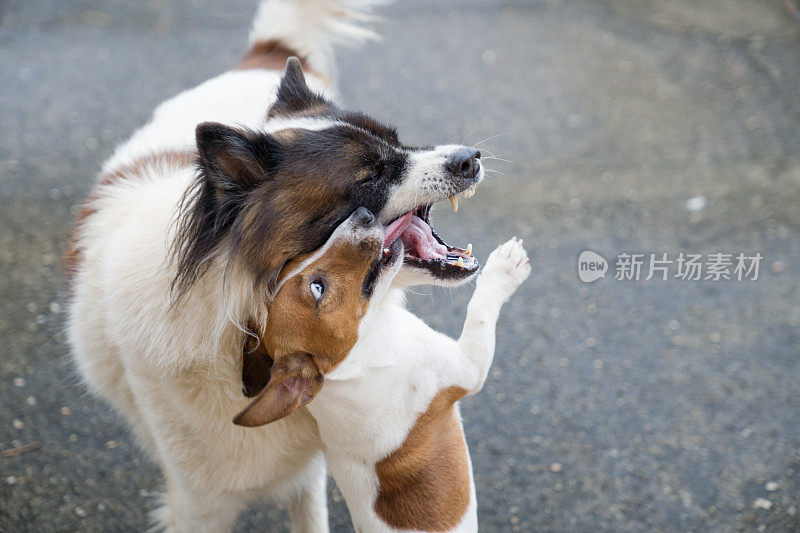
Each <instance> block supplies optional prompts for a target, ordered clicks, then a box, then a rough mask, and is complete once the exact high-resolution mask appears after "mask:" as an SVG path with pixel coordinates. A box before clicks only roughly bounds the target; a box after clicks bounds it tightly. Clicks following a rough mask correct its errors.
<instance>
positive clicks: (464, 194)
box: [461, 191, 469, 199]
mask: <svg viewBox="0 0 800 533" xmlns="http://www.w3.org/2000/svg"><path fill="white" fill-rule="evenodd" d="M461 197H462V198H464V199H466V198H469V196H467V191H464V192H462V193H461Z"/></svg>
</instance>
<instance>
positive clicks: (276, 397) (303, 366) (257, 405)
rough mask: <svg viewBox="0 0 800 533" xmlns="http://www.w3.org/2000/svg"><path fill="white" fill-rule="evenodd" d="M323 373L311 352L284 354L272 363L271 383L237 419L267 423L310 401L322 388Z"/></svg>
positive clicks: (240, 422) (251, 423)
mask: <svg viewBox="0 0 800 533" xmlns="http://www.w3.org/2000/svg"><path fill="white" fill-rule="evenodd" d="M322 382H323V377H322V373H321V372H320V371H319V369H317V365H315V364H314V361H313V359H312V358H311V355H309V354H307V353H293V354H288V355H285V356H282V357H280V358H279V360H278V362H277V363H276V364H275V365H274V366H273V367H272V372H271V376H270V380H269V383H267V386H266V387H265V388H264V390H262V391H261V393H259V395H258V396H256V398H255V400H253V402H252V403H251V404H250V405H248V406H247V407H245V408H244V410H243V411H242V412H241V413H239V414H238V415H236V417H234V419H233V423H234V424H238V425H240V426H245V427H256V426H263V425H264V424H269V423H270V422H274V421H275V420H278V419H280V418H283V417H284V416H286V415H288V414H290V413H291V412H292V411H294V410H295V409H297V408H298V407H301V406H303V405H306V404H307V403H308V402H310V401H311V400H313V399H314V396H316V395H317V393H318V392H319V391H320V389H321V388H322Z"/></svg>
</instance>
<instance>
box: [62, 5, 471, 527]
mask: <svg viewBox="0 0 800 533" xmlns="http://www.w3.org/2000/svg"><path fill="white" fill-rule="evenodd" d="M371 3H373V2H372V1H371V0H267V1H264V2H262V3H261V4H260V6H259V9H258V13H257V15H256V18H255V20H254V23H253V29H252V32H251V35H250V45H251V46H250V51H249V52H248V53H247V55H246V56H245V57H244V59H243V60H242V61H241V62H240V64H239V65H238V66H237V67H236V68H234V69H232V70H230V71H228V72H226V73H224V74H222V75H220V76H218V77H216V78H213V79H210V80H208V81H206V82H204V83H202V84H200V85H199V86H197V87H195V88H193V89H190V90H187V91H185V92H183V93H181V94H179V95H177V96H175V97H174V98H171V99H169V100H167V101H166V102H164V103H162V104H161V105H160V106H159V107H158V108H156V110H155V112H154V113H153V115H152V117H151V119H150V120H149V121H148V122H147V123H146V124H145V125H144V126H142V127H141V128H140V129H139V130H137V131H136V132H135V133H134V134H133V136H132V137H131V138H130V139H129V140H128V141H127V142H125V143H123V144H122V145H121V146H119V147H118V148H117V150H116V151H115V152H114V154H113V155H112V156H111V158H110V159H109V160H108V161H106V163H105V164H104V166H103V169H102V172H101V175H100V178H99V180H98V182H97V183H96V185H95V187H94V189H93V191H92V193H91V196H90V197H89V199H88V200H87V201H86V203H85V204H84V206H83V208H82V209H81V211H80V213H79V214H78V217H77V221H76V224H75V227H74V232H73V238H72V242H71V244H70V248H69V249H68V252H67V255H66V266H67V269H68V274H69V278H70V297H69V298H70V301H69V305H68V338H69V342H70V345H71V347H72V352H73V356H74V360H75V362H76V364H77V367H78V370H79V372H80V374H81V375H82V376H83V378H84V380H85V382H86V383H87V385H88V386H89V388H90V389H91V390H92V391H93V392H95V393H96V394H98V395H99V396H101V397H103V398H105V399H106V400H108V402H109V403H111V404H112V405H113V406H114V408H115V409H116V410H117V411H118V412H119V413H120V414H121V415H122V416H123V417H124V418H125V419H126V420H127V421H128V422H129V424H130V425H131V427H132V429H133V433H134V434H135V436H136V437H137V439H138V441H139V442H140V443H141V444H142V446H143V447H144V448H145V449H146V450H147V451H148V452H149V453H150V455H151V457H153V459H154V460H155V461H156V462H157V463H158V465H159V466H160V467H161V469H162V471H163V472H164V475H165V477H166V480H167V493H166V496H165V502H164V505H163V506H162V507H161V508H160V509H159V511H158V512H157V516H156V518H157V520H158V523H159V524H160V525H161V526H164V527H167V528H170V529H174V530H178V531H220V530H225V529H227V528H229V527H230V526H231V524H232V523H233V521H234V520H235V518H236V516H237V514H238V512H239V511H240V510H241V509H242V508H243V507H244V506H245V505H247V504H248V503H249V502H250V501H252V500H254V499H256V498H258V497H261V496H266V495H269V496H275V497H284V498H287V499H288V500H289V502H290V506H289V507H290V515H291V519H292V523H293V528H294V529H296V530H302V531H325V530H327V508H326V494H325V479H326V469H325V463H324V459H323V456H322V453H321V442H320V439H319V430H318V428H317V422H316V421H315V420H314V418H313V417H311V416H310V414H309V413H308V411H307V409H298V410H296V411H295V412H294V413H292V414H291V415H289V416H287V417H285V418H282V419H281V420H278V421H277V422H275V423H273V424H269V425H267V426H264V427H262V428H257V429H249V430H248V429H245V428H242V427H239V426H235V425H234V424H231V423H230V420H231V417H233V416H234V415H235V414H236V413H237V412H239V411H241V410H242V409H243V408H244V407H245V406H246V405H247V403H248V402H249V400H248V397H247V396H245V395H244V394H243V393H242V392H243V388H244V389H245V392H247V394H251V395H252V394H254V393H256V392H257V391H258V390H259V388H260V387H259V385H261V384H263V382H264V378H265V376H266V372H265V371H264V369H263V368H261V369H260V371H259V366H258V359H257V358H256V359H255V364H251V363H253V361H254V360H253V358H252V357H248V354H249V352H248V350H247V349H246V346H247V344H248V339H249V338H250V337H249V333H250V332H249V331H247V329H248V325H250V326H251V327H252V328H253V329H255V330H256V331H264V330H265V328H266V324H267V320H268V312H267V310H268V307H269V303H270V301H271V299H272V297H273V295H274V294H275V291H276V289H277V288H278V279H279V274H280V273H281V272H282V271H284V269H285V267H286V266H287V264H292V263H291V262H292V261H293V260H295V259H296V258H297V257H300V256H304V255H305V254H310V253H312V252H313V251H315V250H318V249H319V248H320V246H322V245H323V244H324V243H325V242H327V241H328V239H329V238H330V236H331V235H332V234H333V232H334V230H335V229H336V228H337V227H339V226H340V225H341V224H342V223H343V222H344V221H345V220H346V219H347V218H348V217H349V216H350V214H351V213H353V212H354V211H355V210H356V209H357V208H358V207H360V206H364V207H365V208H367V209H369V210H370V211H371V212H372V213H374V215H375V217H376V218H377V219H378V221H379V222H380V224H381V225H383V226H384V233H385V234H386V240H387V243H388V244H390V243H394V242H396V241H399V242H400V243H401V244H402V245H403V249H404V253H403V260H402V262H398V264H400V266H399V267H398V268H399V269H400V270H399V272H398V273H397V275H396V276H395V277H394V285H395V286H396V287H403V286H408V285H410V284H413V283H437V284H449V285H455V284H460V283H463V282H465V281H467V280H468V279H470V278H471V277H472V276H474V274H475V273H476V272H477V269H478V263H477V261H476V260H475V259H474V257H473V256H472V255H471V254H469V253H468V252H467V250H463V249H460V248H454V247H450V246H448V245H446V244H445V243H444V242H443V241H442V240H441V239H440V238H439V237H438V236H437V235H436V234H435V232H433V230H432V228H431V226H430V221H429V213H430V208H431V206H432V205H433V204H434V203H436V202H439V201H442V200H446V199H448V198H451V202H453V204H454V207H455V206H457V203H456V202H457V200H456V195H458V194H463V195H465V196H471V195H472V193H473V192H474V187H475V185H476V184H477V183H479V182H480V181H481V180H482V179H483V175H484V171H483V168H482V166H481V162H480V159H479V157H480V154H479V153H478V151H477V150H475V149H474V148H469V147H465V146H455V145H444V146H435V147H412V146H408V145H404V144H402V143H400V141H399V140H398V137H397V134H396V133H395V131H394V130H393V129H391V128H389V127H387V126H384V125H382V124H380V123H378V122H377V121H375V120H374V119H372V118H369V117H367V116H365V115H363V114H361V113H357V112H350V111H346V110H344V109H342V108H341V107H340V106H339V105H338V104H336V103H335V101H334V87H333V85H332V81H331V80H332V79H334V72H333V68H334V63H333V58H332V55H331V50H332V47H333V45H334V44H335V43H338V42H341V41H348V40H350V41H358V40H361V39H364V38H367V37H369V36H371V35H372V33H371V32H370V31H369V30H366V29H364V28H361V27H359V26H357V25H355V24H354V21H359V20H363V19H364V18H365V12H366V10H367V9H368V8H369V7H370V4H371ZM289 56H297V57H299V58H301V59H289ZM287 59H288V62H287ZM283 65H287V66H286V71H285V73H284V71H283ZM304 69H305V75H304V72H303V70H304ZM243 347H244V348H245V349H243Z"/></svg>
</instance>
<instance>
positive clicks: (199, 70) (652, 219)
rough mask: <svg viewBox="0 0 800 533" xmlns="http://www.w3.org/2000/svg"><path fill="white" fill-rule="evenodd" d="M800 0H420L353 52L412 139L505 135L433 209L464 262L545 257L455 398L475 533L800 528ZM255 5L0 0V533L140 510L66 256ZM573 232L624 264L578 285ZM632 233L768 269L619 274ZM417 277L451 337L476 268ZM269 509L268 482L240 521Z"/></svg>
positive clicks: (259, 524)
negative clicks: (708, 274)
mask: <svg viewBox="0 0 800 533" xmlns="http://www.w3.org/2000/svg"><path fill="white" fill-rule="evenodd" d="M793 5H794V2H792V1H789V2H783V1H777V0H776V1H772V0H764V1H752V0H728V1H726V2H714V3H711V2H709V3H697V2H692V1H690V0H667V1H663V2H646V1H643V0H638V1H635V2H629V1H616V0H608V1H588V0H586V1H576V2H556V1H551V2H548V1H544V0H542V1H537V0H532V1H516V2H514V1H509V2H499V1H486V2H479V1H477V0H470V1H467V2H456V1H454V0H448V1H443V2H435V3H434V2H424V1H422V0H414V1H406V2H397V3H396V4H394V5H391V6H388V7H386V8H384V9H382V10H381V14H382V15H383V16H384V17H385V21H384V22H383V23H382V24H381V25H380V26H379V28H380V31H381V33H382V34H383V35H384V36H385V39H384V41H383V42H381V43H371V44H369V45H367V46H365V47H363V48H360V49H357V50H347V51H344V52H342V53H341V54H340V58H341V60H340V73H341V87H342V93H343V97H344V101H345V102H346V103H348V104H350V105H352V106H354V107H358V108H360V109H363V110H365V111H367V112H370V113H373V114H375V115H377V116H378V117H381V118H383V119H385V120H388V121H390V122H394V123H395V124H396V125H397V126H398V128H399V131H400V133H401V138H402V139H403V140H405V141H407V142H410V143H415V144H421V143H440V142H445V141H462V140H466V142H468V143H477V142H479V141H482V140H483V139H485V138H490V137H493V136H496V135H499V136H497V137H494V138H492V139H490V140H487V141H485V142H483V143H481V144H480V145H479V147H480V148H481V149H482V150H484V153H485V154H488V153H489V152H491V153H493V154H494V155H495V156H496V157H498V158H501V159H487V160H486V161H487V164H488V166H489V167H490V168H492V169H493V170H496V171H498V173H492V174H491V179H490V180H488V181H487V183H486V184H485V185H484V186H482V187H481V188H480V189H479V190H478V193H477V195H476V196H475V197H474V198H473V199H471V200H466V201H463V202H462V204H461V206H462V207H461V209H460V210H459V212H458V213H457V214H453V213H452V212H449V211H448V210H445V209H439V211H438V212H437V213H436V214H435V216H436V219H437V229H438V230H439V232H440V233H441V234H442V235H443V236H445V237H446V238H447V240H448V241H450V242H453V243H464V244H465V243H467V242H472V243H473V244H474V249H475V253H476V255H477V256H478V257H479V258H481V259H485V258H486V257H487V256H488V254H489V252H490V251H491V249H492V248H493V247H494V246H495V245H496V244H497V243H499V242H500V241H501V240H505V239H507V238H508V237H510V236H511V235H515V234H516V235H518V236H520V237H522V238H524V239H525V243H526V247H527V249H528V251H529V253H530V254H531V255H532V256H533V258H534V273H533V274H532V275H531V278H530V279H529V280H528V281H527V282H526V283H525V284H524V285H523V287H522V288H521V289H520V291H519V292H518V293H517V294H516V295H515V297H514V298H513V299H512V301H511V302H510V303H509V304H508V306H507V307H506V308H505V311H504V313H503V316H502V319H501V322H500V325H499V327H498V344H497V348H498V351H497V357H496V360H495V364H494V366H493V370H492V373H491V376H490V379H489V381H488V383H487V385H486V387H485V389H484V391H483V392H482V393H481V394H480V395H478V396H476V397H473V398H469V399H467V400H465V401H464V402H462V414H463V416H464V419H465V424H466V432H467V439H468V441H469V445H470V449H471V453H472V459H473V463H474V468H475V474H476V481H477V487H478V498H479V503H480V511H479V513H480V521H481V524H482V527H483V529H484V530H485V531H513V530H518V531H534V530H536V531H589V530H592V531H595V530H601V531H654V530H655V531H756V530H759V528H760V527H761V526H763V527H764V530H765V531H797V530H798V529H800V521H799V520H800V519H798V507H800V426H798V420H799V419H800V395H799V394H798V390H800V389H798V382H799V381H800V363H798V361H799V360H800V336H798V326H799V325H800V289H799V288H798V286H799V285H798V281H800V279H798V276H799V274H798V269H797V265H798V261H799V260H800V241H798V232H799V231H800V210H799V209H798V201H799V200H800V156H799V155H798V148H800V142H799V141H800V136H799V135H798V131H800V98H798V97H799V96H800V94H798V87H799V86H800V52H799V50H800V22H798V21H797V20H796V18H793V15H792V13H791V10H790V9H789V8H790V7H791V6H793ZM254 6H255V2H254V1H250V0H236V1H232V2H216V3H211V2H208V3H206V2H200V1H189V0H184V1H174V2H129V3H123V4H119V3H117V2H113V1H111V0H100V1H95V2H87V1H83V0H69V1H54V0H46V1H41V2H35V3H34V2H24V1H19V0H17V1H12V2H7V3H3V4H0V16H1V17H2V22H0V79H2V80H3V82H2V90H1V91H0V117H2V118H1V119H0V124H2V127H0V265H2V276H0V398H2V401H1V402H0V450H11V449H16V448H19V447H22V446H26V445H31V444H35V446H34V447H33V448H32V449H28V450H27V451H22V452H21V453H17V454H16V455H11V456H3V457H0V531H17V530H24V531H41V530H60V531H72V530H81V531H107V530H123V531H129V530H142V529H144V528H145V526H146V514H145V510H146V509H149V508H151V507H152V501H151V494H153V493H154V492H156V491H157V490H158V489H159V488H160V485H161V480H160V477H159V473H158V472H157V470H156V469H155V468H154V467H153V466H152V465H151V464H150V463H149V462H148V461H147V459H146V458H145V457H144V456H143V455H142V454H141V453H140V452H139V451H138V450H137V449H136V448H135V446H134V444H133V442H132V439H131V438H130V436H129V435H128V434H127V433H126V431H125V429H124V427H123V425H122V424H121V423H120V422H119V421H118V420H117V418H116V417H115V416H114V414H113V413H111V412H110V411H109V409H108V408H107V407H106V406H105V405H104V404H102V403H100V402H98V401H96V400H94V399H92V398H91V397H90V396H88V395H87V394H86V392H85V391H84V389H83V387H82V386H81V385H80V384H79V381H78V379H77V378H76V376H75V373H74V370H73V368H72V366H71V364H70V362H69V359H68V356H67V349H66V347H65V344H64V337H63V334H62V332H61V329H62V327H63V312H62V308H63V296H64V295H63V289H64V281H63V278H62V275H61V271H60V266H59V257H60V253H61V250H62V249H63V245H64V242H65V236H66V233H67V228H68V226H69V224H70V220H71V217H72V214H71V211H72V210H73V209H74V206H75V205H76V204H78V203H79V202H80V201H81V200H82V198H83V197H84V195H85V194H86V192H87V191H88V189H89V187H90V185H91V182H92V179H93V176H94V175H95V174H96V172H97V171H98V170H99V167H100V164H101V162H102V161H103V160H104V159H105V158H106V157H108V155H109V154H110V153H111V151H112V149H113V147H114V146H115V144H116V143H118V142H120V141H122V140H124V139H125V138H126V137H127V136H128V135H130V133H131V132H132V131H133V129H134V128H135V127H136V126H137V125H139V124H141V123H142V122H143V121H145V120H146V119H147V117H148V115H149V113H150V112H151V110H152V108H153V107H154V106H155V105H157V104H158V103H159V102H160V101H162V100H163V99H165V98H166V97H168V96H170V95H172V94H174V93H176V92H178V91H179V90H181V89H183V88H186V87H190V86H192V85H193V84H196V83H199V82H201V81H203V80H205V79H206V78H208V77H210V76H212V75H214V74H216V73H218V72H221V71H223V70H225V69H226V68H228V67H229V66H230V65H232V64H234V62H235V61H236V60H237V58H238V57H239V56H240V54H241V53H242V52H243V50H244V44H245V40H246V35H247V29H248V24H249V21H250V18H251V17H252V14H253V13H254V9H255V7H254ZM504 160H505V161H504ZM699 196H702V197H703V198H705V199H706V206H705V207H703V208H702V209H700V210H698V211H695V212H690V211H689V210H687V207H686V202H687V200H689V199H690V198H694V197H699ZM696 203H697V202H696ZM583 250H593V251H595V252H598V253H599V254H601V255H602V256H603V257H605V258H606V259H608V260H609V261H612V265H611V267H610V270H609V272H608V273H607V274H606V279H603V280H599V281H596V282H594V283H592V284H584V283H582V282H581V281H580V280H579V279H578V275H577V258H578V255H579V254H580V252H581V251H583ZM622 252H639V253H647V254H649V253H659V254H660V253H668V254H669V255H670V257H672V256H676V255H677V254H678V253H680V252H686V253H690V252H691V253H702V254H710V253H714V252H727V253H736V252H747V253H755V252H759V253H761V255H762V256H763V262H762V264H761V270H760V276H759V279H758V280H756V281H741V282H738V281H679V280H675V279H670V280H669V281H660V280H658V279H653V280H650V281H640V282H636V281H618V280H615V279H614V265H613V259H614V258H615V257H616V256H617V254H620V253H622ZM643 277H644V276H643ZM415 292H417V293H419V294H415V295H412V296H411V298H410V300H411V303H412V306H413V307H414V309H416V310H417V311H418V312H419V313H420V314H421V315H422V316H423V317H424V318H425V319H426V320H427V321H428V322H429V323H430V324H432V325H433V326H434V327H436V328H439V329H441V330H443V331H445V332H448V333H450V334H453V335H455V334H457V333H458V331H459V329H460V323H461V321H462V320H463V316H464V308H465V304H466V302H467V299H468V297H469V294H470V290H469V288H464V289H459V290H453V291H442V290H434V291H430V290H428V289H419V290H417V291H415ZM12 453H13V452H12ZM330 502H331V514H332V516H331V524H332V527H333V530H335V531H346V530H348V528H349V527H350V526H349V520H348V517H347V512H346V508H345V507H344V505H343V503H342V501H341V498H340V496H339V495H338V492H337V491H336V490H335V488H332V489H331V499H330ZM286 521H287V514H286V512H285V510H284V509H282V508H281V507H280V506H274V505H271V504H262V505H258V506H255V507H253V508H252V509H251V510H249V511H248V512H247V514H246V515H244V516H243V517H242V518H241V520H240V521H239V523H238V525H237V528H238V530H241V531H248V530H253V529H256V528H259V529H267V530H272V529H273V527H274V526H276V525H278V526H279V527H281V528H285V527H286Z"/></svg>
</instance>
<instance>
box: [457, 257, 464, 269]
mask: <svg viewBox="0 0 800 533" xmlns="http://www.w3.org/2000/svg"><path fill="white" fill-rule="evenodd" d="M456 266H457V267H463V266H464V260H463V259H461V258H460V257H459V258H458V261H456Z"/></svg>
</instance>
